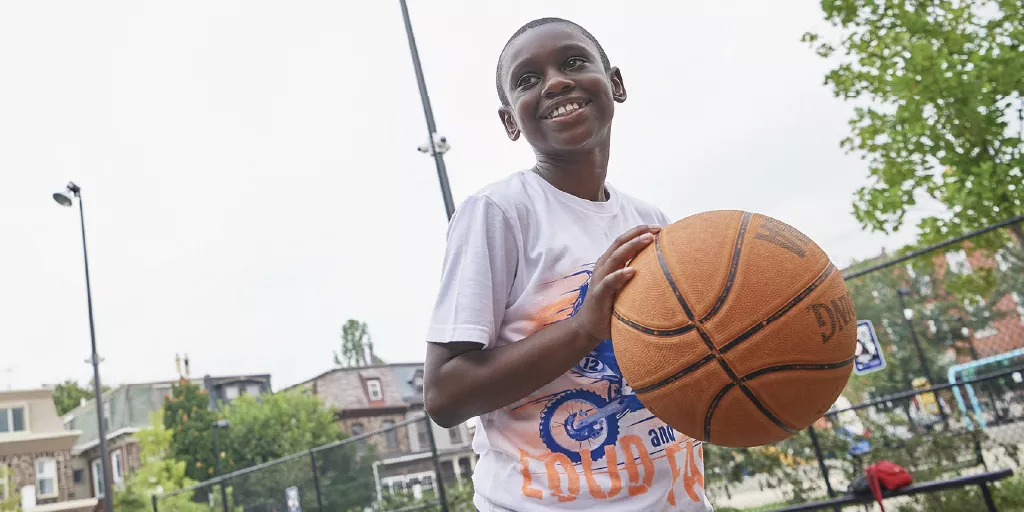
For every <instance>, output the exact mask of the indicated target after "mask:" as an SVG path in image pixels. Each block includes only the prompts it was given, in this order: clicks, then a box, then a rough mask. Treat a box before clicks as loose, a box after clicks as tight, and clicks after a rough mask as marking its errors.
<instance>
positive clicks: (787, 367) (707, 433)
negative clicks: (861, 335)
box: [704, 357, 854, 442]
mask: <svg viewBox="0 0 1024 512" xmlns="http://www.w3.org/2000/svg"><path fill="white" fill-rule="evenodd" d="M853 359H854V358H852V357H851V358H849V359H847V360H845V361H840V362H838V363H825V364H810V363H799V364H780V365H777V366H769V367H767V368H761V369H760V370H757V371H755V372H752V373H748V374H747V375H744V376H743V377H740V380H742V381H743V382H748V381H751V380H753V379H755V378H757V377H760V376H762V375H767V374H770V373H776V372H784V371H794V370H808V371H814V370H818V371H822V370H836V369H839V368H843V367H846V366H849V365H851V364H853ZM733 387H734V385H733V383H732V382H730V383H728V384H726V385H725V386H722V389H721V391H719V392H718V394H717V395H715V398H714V399H712V400H711V404H710V405H708V411H707V414H705V415H704V442H711V419H712V417H713V416H714V414H715V411H716V410H717V409H718V403H719V402H721V401H722V399H723V398H725V394H726V393H728V392H729V390H731V389H732V388H733Z"/></svg>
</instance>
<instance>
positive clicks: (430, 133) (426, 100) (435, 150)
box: [398, 0, 455, 220]
mask: <svg viewBox="0 0 1024 512" xmlns="http://www.w3.org/2000/svg"><path fill="white" fill-rule="evenodd" d="M398 1H399V4H401V6H402V19H403V20H405V35H406V36H407V37H408V38H409V52H410V53H412V65H413V67H414V68H415V70H416V83H417V84H418V85H419V88H420V99H421V100H422V101H423V116H424V117H425V118H426V119H427V143H426V144H424V145H422V146H420V147H419V148H418V149H419V151H420V152H421V153H427V154H429V155H432V156H433V157H434V165H435V166H436V167H437V180H438V181H439V182H440V184H441V198H442V199H443V200H444V210H445V213H447V214H448V220H451V219H452V215H454V214H455V202H454V201H452V189H451V187H450V186H449V185H448V169H447V168H446V167H445V165H444V154H445V153H447V152H448V149H449V148H450V146H449V144H448V141H447V139H445V137H443V136H440V135H438V133H437V125H436V124H434V112H433V110H431V108H430V96H428V95H427V82H426V80H425V79H424V78H423V66H422V65H421V64H420V53H419V51H418V50H417V49H416V38H415V37H414V36H413V34H412V22H410V21H409V7H408V6H407V5H406V4H405V0H398Z"/></svg>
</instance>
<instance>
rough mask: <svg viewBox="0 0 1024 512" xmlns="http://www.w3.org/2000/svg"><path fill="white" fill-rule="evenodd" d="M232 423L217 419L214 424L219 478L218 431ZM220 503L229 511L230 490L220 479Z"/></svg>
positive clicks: (215, 455)
mask: <svg viewBox="0 0 1024 512" xmlns="http://www.w3.org/2000/svg"><path fill="white" fill-rule="evenodd" d="M230 424H231V423H229V422H228V420H217V422H216V423H214V424H213V455H214V457H216V458H217V478H220V475H221V469H220V441H219V440H218V438H217V431H218V430H220V429H222V428H228V425H230ZM220 505H221V507H222V508H223V509H224V512H227V511H228V492H227V490H226V489H225V487H224V481H223V480H221V481H220Z"/></svg>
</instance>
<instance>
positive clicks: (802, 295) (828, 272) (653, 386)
mask: <svg viewBox="0 0 1024 512" xmlns="http://www.w3.org/2000/svg"><path fill="white" fill-rule="evenodd" d="M658 258H659V259H660V258H661V253H660V252H659V253H658ZM664 270H665V268H664V267H662V271H664ZM835 270H836V268H835V266H834V265H832V264H829V266H828V267H826V268H825V270H824V271H822V273H821V274H820V275H819V276H818V277H817V279H815V280H814V282H812V283H811V284H810V285H808V286H807V288H805V289H804V291H802V292H800V294H799V295H797V296H796V297H795V298H794V299H793V300H791V301H790V302H789V303H787V304H786V305H785V306H783V307H782V309H780V310H779V311H777V312H775V314H773V315H772V316H770V317H768V318H769V320H768V321H766V322H762V323H758V324H757V325H755V326H754V327H751V328H750V329H749V330H747V332H744V333H743V334H740V335H739V336H738V337H737V338H736V339H734V340H732V341H730V342H729V343H726V344H725V345H724V346H723V347H722V349H721V350H720V352H722V353H725V352H727V351H729V350H732V349H734V348H736V346H737V345H739V343H740V342H742V341H744V340H747V339H749V338H750V337H751V336H753V335H754V334H756V333H757V332H758V331H760V330H761V329H763V328H764V327H766V326H767V325H768V324H769V323H771V322H772V321H775V320H777V319H778V318H779V317H781V316H782V315H784V314H786V313H787V312H788V311H789V310H790V309H793V308H794V307H795V306H796V305H797V304H798V303H799V302H800V301H801V300H803V299H805V298H807V295H809V294H810V293H812V292H813V291H814V290H816V289H817V288H818V287H819V286H821V284H822V283H823V282H825V279H828V277H829V276H831V275H832V273H833V272H835ZM666 278H668V276H666ZM669 285H673V283H672V281H671V279H670V278H669ZM712 355H714V354H713V353H712ZM709 362H711V359H708V358H704V359H701V360H700V361H697V362H696V363H694V364H692V365H690V366H687V367H686V368H683V369H682V370H680V371H679V372H678V373H676V374H673V375H671V376H669V377H666V378H665V379H664V380H662V381H661V382H656V383H654V384H651V385H650V386H646V387H644V388H642V391H644V392H650V391H654V390H656V389H658V388H660V387H663V386H665V385H666V384H669V383H672V382H675V381H677V380H679V379H681V378H682V377H684V376H686V375H688V374H690V373H693V372H694V371H696V370H698V369H699V368H700V367H701V366H703V365H705V364H707V363H709ZM637 392H640V391H637Z"/></svg>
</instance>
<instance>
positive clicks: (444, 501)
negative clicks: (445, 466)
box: [423, 414, 448, 512]
mask: <svg viewBox="0 0 1024 512" xmlns="http://www.w3.org/2000/svg"><path fill="white" fill-rule="evenodd" d="M423 423H424V428H426V429H427V439H429V440H430V455H431V459H433V461H434V473H435V474H437V497H438V499H440V500H441V512H448V495H447V494H448V493H447V492H445V490H444V475H442V474H441V458H440V457H438V455H437V441H436V440H435V439H434V422H433V421H431V420H430V416H429V415H427V414H424V415H423Z"/></svg>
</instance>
